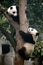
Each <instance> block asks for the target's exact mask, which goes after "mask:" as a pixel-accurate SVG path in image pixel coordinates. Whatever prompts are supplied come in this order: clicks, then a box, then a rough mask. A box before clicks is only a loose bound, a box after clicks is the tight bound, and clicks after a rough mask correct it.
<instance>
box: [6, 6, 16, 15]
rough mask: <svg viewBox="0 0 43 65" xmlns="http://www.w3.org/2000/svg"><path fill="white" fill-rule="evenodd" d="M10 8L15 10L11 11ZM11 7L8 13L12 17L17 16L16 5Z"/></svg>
mask: <svg viewBox="0 0 43 65" xmlns="http://www.w3.org/2000/svg"><path fill="white" fill-rule="evenodd" d="M10 7H13V9H10ZM10 7H9V8H8V10H7V12H8V13H9V14H10V15H13V16H17V8H16V6H15V5H14V6H10ZM13 12H15V13H13Z"/></svg>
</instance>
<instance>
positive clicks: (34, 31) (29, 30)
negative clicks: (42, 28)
mask: <svg viewBox="0 0 43 65" xmlns="http://www.w3.org/2000/svg"><path fill="white" fill-rule="evenodd" d="M28 32H29V33H30V34H32V35H39V33H38V31H37V30H36V29H34V28H31V27H29V28H28Z"/></svg>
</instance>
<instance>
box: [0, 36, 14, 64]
mask: <svg viewBox="0 0 43 65" xmlns="http://www.w3.org/2000/svg"><path fill="white" fill-rule="evenodd" d="M2 37H3V36H2ZM2 37H1V38H0V63H2V62H3V63H4V65H14V63H13V62H14V58H15V51H14V48H13V47H12V45H11V43H10V42H9V41H8V40H6V39H4V38H2Z"/></svg>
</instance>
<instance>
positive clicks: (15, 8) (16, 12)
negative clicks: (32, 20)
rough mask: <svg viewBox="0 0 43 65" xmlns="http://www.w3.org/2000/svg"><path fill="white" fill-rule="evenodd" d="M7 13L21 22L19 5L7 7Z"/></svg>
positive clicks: (17, 21)
mask: <svg viewBox="0 0 43 65" xmlns="http://www.w3.org/2000/svg"><path fill="white" fill-rule="evenodd" d="M7 13H8V14H9V15H10V16H11V17H12V19H13V20H14V21H15V22H16V23H18V24H19V7H18V6H16V5H14V6H10V7H9V8H8V9H7Z"/></svg>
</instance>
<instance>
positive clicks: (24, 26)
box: [15, 0, 28, 65]
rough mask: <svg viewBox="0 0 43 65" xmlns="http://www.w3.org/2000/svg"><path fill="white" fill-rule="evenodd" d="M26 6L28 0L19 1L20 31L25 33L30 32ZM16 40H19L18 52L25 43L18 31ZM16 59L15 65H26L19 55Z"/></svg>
mask: <svg viewBox="0 0 43 65" xmlns="http://www.w3.org/2000/svg"><path fill="white" fill-rule="evenodd" d="M26 5H27V0H19V18H20V30H22V31H24V32H27V30H28V20H27V17H26V13H25V10H26ZM16 39H17V46H16V52H17V51H18V50H19V49H20V48H21V47H22V46H23V44H24V41H23V39H22V38H21V36H20V34H19V33H18V31H16ZM15 59H16V61H15V65H24V59H23V58H21V57H20V56H19V55H18V54H17V53H16V56H15Z"/></svg>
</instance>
